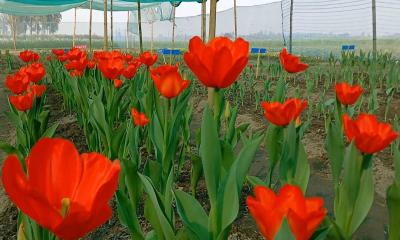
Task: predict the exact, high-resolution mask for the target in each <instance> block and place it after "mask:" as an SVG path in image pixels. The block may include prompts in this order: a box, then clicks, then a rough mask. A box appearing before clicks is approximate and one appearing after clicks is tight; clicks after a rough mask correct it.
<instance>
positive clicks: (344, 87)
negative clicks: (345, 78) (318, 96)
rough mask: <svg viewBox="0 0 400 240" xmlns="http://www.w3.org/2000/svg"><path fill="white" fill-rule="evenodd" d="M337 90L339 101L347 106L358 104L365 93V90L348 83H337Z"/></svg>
mask: <svg viewBox="0 0 400 240" xmlns="http://www.w3.org/2000/svg"><path fill="white" fill-rule="evenodd" d="M335 89H336V97H337V99H338V100H339V101H340V102H341V103H342V104H343V105H346V106H347V105H353V104H354V103H356V102H357V100H358V98H359V97H360V95H361V94H362V93H363V89H362V88H361V86H360V85H358V84H356V85H354V86H351V85H350V84H348V83H337V84H336V86H335Z"/></svg>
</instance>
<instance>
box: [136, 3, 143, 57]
mask: <svg viewBox="0 0 400 240" xmlns="http://www.w3.org/2000/svg"><path fill="white" fill-rule="evenodd" d="M137 8H138V9H137V11H138V25H139V44H140V53H143V35H142V13H141V10H140V0H138V1H137Z"/></svg>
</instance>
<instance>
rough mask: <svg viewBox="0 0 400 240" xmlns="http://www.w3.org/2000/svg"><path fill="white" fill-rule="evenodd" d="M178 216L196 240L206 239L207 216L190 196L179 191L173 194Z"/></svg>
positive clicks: (207, 233)
mask: <svg viewBox="0 0 400 240" xmlns="http://www.w3.org/2000/svg"><path fill="white" fill-rule="evenodd" d="M174 193H175V199H176V206H177V210H178V214H179V216H180V217H181V219H182V221H183V223H184V225H185V226H186V227H187V228H189V229H190V230H191V231H192V232H193V233H194V234H195V235H196V236H197V237H198V239H199V240H200V239H208V235H209V232H208V216H207V214H206V212H205V211H204V209H203V207H202V206H201V205H200V203H199V202H198V201H197V200H196V199H195V198H194V197H193V196H191V195H190V194H187V193H185V192H183V191H181V190H176V191H175V192H174Z"/></svg>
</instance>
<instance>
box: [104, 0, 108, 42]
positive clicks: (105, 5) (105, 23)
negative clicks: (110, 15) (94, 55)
mask: <svg viewBox="0 0 400 240" xmlns="http://www.w3.org/2000/svg"><path fill="white" fill-rule="evenodd" d="M103 8H104V50H107V49H108V29H107V0H103Z"/></svg>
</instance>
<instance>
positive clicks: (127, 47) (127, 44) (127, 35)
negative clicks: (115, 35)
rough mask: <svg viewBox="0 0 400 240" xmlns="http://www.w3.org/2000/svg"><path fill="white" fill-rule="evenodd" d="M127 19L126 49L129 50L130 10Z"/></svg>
mask: <svg viewBox="0 0 400 240" xmlns="http://www.w3.org/2000/svg"><path fill="white" fill-rule="evenodd" d="M127 19H128V20H127V21H126V51H128V50H129V11H128V17H127Z"/></svg>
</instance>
